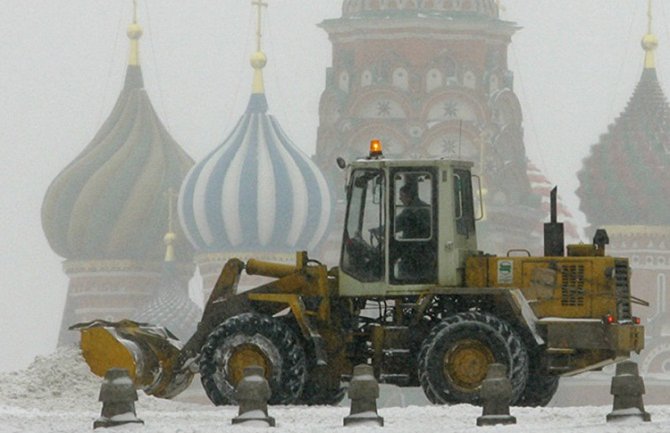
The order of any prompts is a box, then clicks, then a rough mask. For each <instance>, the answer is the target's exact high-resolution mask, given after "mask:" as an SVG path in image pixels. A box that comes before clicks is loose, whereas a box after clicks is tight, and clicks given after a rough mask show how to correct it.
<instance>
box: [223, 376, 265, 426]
mask: <svg viewBox="0 0 670 433" xmlns="http://www.w3.org/2000/svg"><path fill="white" fill-rule="evenodd" d="M271 392H272V391H271V390H270V385H269V384H268V381H267V380H266V379H265V370H264V369H263V367H259V366H257V365H251V366H249V367H246V368H245V369H244V378H242V380H241V381H240V383H238V384H237V388H235V399H236V400H237V402H238V404H239V405H240V411H239V413H238V415H237V416H236V417H235V418H233V424H242V423H248V422H254V423H258V422H261V423H265V424H266V425H267V426H269V427H274V426H275V419H274V418H272V417H271V416H268V400H269V399H270V395H271Z"/></svg>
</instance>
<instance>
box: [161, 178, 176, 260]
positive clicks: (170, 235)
mask: <svg viewBox="0 0 670 433" xmlns="http://www.w3.org/2000/svg"><path fill="white" fill-rule="evenodd" d="M165 194H167V196H168V231H167V233H165V236H164V237H163V242H165V247H166V248H165V261H166V262H174V261H175V253H174V241H175V240H176V239H177V234H176V233H175V232H174V212H173V209H172V208H173V207H174V206H173V200H174V198H175V197H176V196H177V194H176V193H175V192H174V190H173V189H172V188H170V189H168V190H167V192H166V193H165Z"/></svg>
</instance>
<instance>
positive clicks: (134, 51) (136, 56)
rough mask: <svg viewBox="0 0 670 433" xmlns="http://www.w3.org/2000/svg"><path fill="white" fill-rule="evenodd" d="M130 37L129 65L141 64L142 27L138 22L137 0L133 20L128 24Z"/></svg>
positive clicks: (134, 1) (134, 0) (134, 5)
mask: <svg viewBox="0 0 670 433" xmlns="http://www.w3.org/2000/svg"><path fill="white" fill-rule="evenodd" d="M127 34H128V37H129V38H130V59H129V60H128V64H129V65H134V66H138V65H139V64H140V43H139V39H140V37H141V36H142V27H140V25H139V24H137V0H133V22H132V23H131V24H130V25H129V26H128V32H127Z"/></svg>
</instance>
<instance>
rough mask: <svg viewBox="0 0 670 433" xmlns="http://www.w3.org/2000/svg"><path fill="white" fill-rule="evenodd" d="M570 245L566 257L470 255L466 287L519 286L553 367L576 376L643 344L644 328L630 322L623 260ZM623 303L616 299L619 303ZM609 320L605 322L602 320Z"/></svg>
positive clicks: (615, 359)
mask: <svg viewBox="0 0 670 433" xmlns="http://www.w3.org/2000/svg"><path fill="white" fill-rule="evenodd" d="M589 247H590V246H586V247H582V246H579V247H575V248H569V251H571V253H572V254H574V256H568V257H496V256H477V257H470V258H468V259H467V262H466V286H468V288H469V289H468V290H478V289H477V288H485V287H489V288H492V287H495V288H501V289H508V290H517V289H518V290H519V291H520V292H521V294H522V295H523V298H524V299H525V302H527V304H528V306H529V307H530V309H531V310H532V312H533V313H534V316H535V317H536V318H537V319H538V320H537V321H536V322H535V323H532V324H531V325H532V326H534V327H535V329H536V332H537V333H538V335H539V336H540V337H541V338H542V339H543V340H544V342H545V343H546V351H545V353H546V354H547V355H548V356H549V357H552V358H553V361H552V362H553V368H554V369H555V370H557V371H559V372H561V373H562V374H576V373H579V372H582V371H586V370H592V369H594V368H598V367H599V366H604V365H607V364H611V363H612V362H617V361H619V360H623V359H626V358H628V356H629V354H630V352H637V353H639V352H640V351H641V350H642V349H643V348H644V327H643V326H640V325H636V324H634V323H633V320H632V319H633V316H632V311H631V310H630V308H631V307H630V301H629V300H630V276H629V269H628V261H627V260H625V259H620V258H614V257H608V256H604V255H601V254H598V255H595V256H594V255H593V251H592V248H589ZM622 300H623V301H624V302H620V301H622ZM607 316H611V317H612V318H613V321H614V323H613V324H612V325H607V324H606V323H605V321H604V319H605V318H606V317H607Z"/></svg>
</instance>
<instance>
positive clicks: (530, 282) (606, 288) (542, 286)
mask: <svg viewBox="0 0 670 433" xmlns="http://www.w3.org/2000/svg"><path fill="white" fill-rule="evenodd" d="M626 266H627V264H626ZM616 267H617V263H616V259H615V258H613V257H496V256H477V257H470V258H468V259H467V262H466V286H467V287H500V288H518V289H520V290H521V292H522V293H523V295H524V298H525V299H526V300H527V301H528V303H529V304H530V306H531V308H532V309H533V312H534V313H535V315H536V316H537V317H538V318H543V317H561V318H598V319H601V318H603V317H605V316H606V315H608V314H611V315H613V316H615V317H617V316H618V313H619V312H618V311H617V302H616V301H617V292H616V290H617V285H616V283H617V281H616V279H615V278H614V270H615V269H616ZM626 278H627V277H626ZM626 282H627V280H626ZM627 287H628V286H627Z"/></svg>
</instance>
